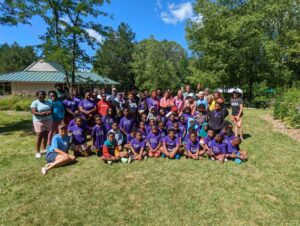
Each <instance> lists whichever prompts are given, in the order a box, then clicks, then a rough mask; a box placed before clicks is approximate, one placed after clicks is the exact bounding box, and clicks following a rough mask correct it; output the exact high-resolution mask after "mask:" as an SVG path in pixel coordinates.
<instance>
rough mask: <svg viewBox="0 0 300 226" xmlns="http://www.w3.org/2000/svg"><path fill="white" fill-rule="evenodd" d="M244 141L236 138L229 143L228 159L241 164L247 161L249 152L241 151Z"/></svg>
mask: <svg viewBox="0 0 300 226" xmlns="http://www.w3.org/2000/svg"><path fill="white" fill-rule="evenodd" d="M241 143H242V140H241V138H240V137H235V138H234V139H233V140H231V141H229V142H228V144H227V153H226V155H225V157H226V158H228V159H232V160H234V161H235V162H236V163H238V164H240V163H241V162H242V161H246V160H247V158H248V152H247V151H241V150H240V146H239V145H240V144H241Z"/></svg>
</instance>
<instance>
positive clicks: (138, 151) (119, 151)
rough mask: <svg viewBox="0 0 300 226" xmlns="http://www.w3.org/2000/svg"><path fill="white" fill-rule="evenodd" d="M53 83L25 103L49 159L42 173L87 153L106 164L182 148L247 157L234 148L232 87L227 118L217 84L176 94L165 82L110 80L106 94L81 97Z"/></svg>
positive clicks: (237, 134) (170, 154)
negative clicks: (121, 86)
mask: <svg viewBox="0 0 300 226" xmlns="http://www.w3.org/2000/svg"><path fill="white" fill-rule="evenodd" d="M55 88H56V90H53V91H50V92H48V94H46V93H45V92H44V91H38V92H37V94H36V96H37V99H36V100H35V101H33V102H32V104H31V112H32V115H33V126H34V130H35V132H36V144H35V152H36V154H35V157H36V158H40V157H41V156H42V154H43V153H45V154H46V160H47V162H48V163H47V164H46V166H44V167H43V168H42V173H43V174H47V172H48V171H49V170H51V169H53V168H54V167H58V166H61V165H66V164H70V163H72V162H74V161H76V159H77V158H78V157H80V156H85V157H87V156H90V155H91V154H93V153H94V154H96V155H97V156H99V157H100V158H101V159H102V160H103V161H104V162H105V163H107V164H112V163H113V162H118V161H120V162H123V163H131V162H132V161H139V160H143V159H146V158H148V157H156V158H158V157H163V158H169V159H180V158H181V157H182V156H185V157H186V158H187V159H194V160H199V159H202V158H203V157H208V158H210V159H212V160H217V161H219V162H220V163H224V162H225V161H228V160H233V161H235V162H236V163H239V164H240V163H242V162H243V161H245V160H247V157H248V156H247V152H246V151H242V150H240V148H239V145H240V144H241V142H242V141H243V131H242V117H243V101H242V98H241V96H240V93H239V92H238V91H237V90H235V91H234V92H233V94H232V97H231V99H230V105H231V109H232V111H231V122H229V121H227V120H226V118H227V116H228V114H229V112H228V109H227V106H226V104H225V100H224V97H223V95H222V93H221V92H218V91H215V92H213V93H212V94H211V93H210V92H209V90H208V89H204V90H199V91H198V92H196V93H194V92H193V91H192V89H191V87H190V86H189V85H187V86H186V87H185V89H184V90H179V91H178V92H177V95H176V96H175V97H173V96H172V93H171V91H169V90H167V91H165V92H164V94H163V95H162V91H161V90H160V89H157V90H153V91H152V92H151V94H149V93H148V91H145V92H137V91H135V90H134V91H130V92H128V93H126V94H125V93H123V92H117V89H116V88H113V89H112V92H111V93H110V94H107V93H106V90H105V89H101V90H100V91H99V92H91V91H86V92H85V93H84V97H83V98H81V96H80V95H79V93H78V90H77V89H73V90H71V92H70V93H68V92H66V91H65V90H64V88H63V84H60V83H58V84H56V85H55ZM46 95H48V98H46ZM89 141H91V142H89ZM88 144H90V145H88ZM69 151H72V153H73V154H70V152H69Z"/></svg>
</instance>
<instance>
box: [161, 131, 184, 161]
mask: <svg viewBox="0 0 300 226" xmlns="http://www.w3.org/2000/svg"><path fill="white" fill-rule="evenodd" d="M162 143H163V145H162V147H161V148H160V151H161V152H162V153H163V154H162V157H168V158H170V159H174V158H175V159H180V153H179V152H180V150H179V139H178V138H176V136H175V131H174V129H169V130H168V135H167V136H166V137H165V138H164V139H163V142H162Z"/></svg>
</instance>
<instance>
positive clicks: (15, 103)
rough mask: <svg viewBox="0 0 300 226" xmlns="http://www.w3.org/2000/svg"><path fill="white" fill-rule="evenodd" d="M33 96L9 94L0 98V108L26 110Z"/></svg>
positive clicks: (28, 108)
mask: <svg viewBox="0 0 300 226" xmlns="http://www.w3.org/2000/svg"><path fill="white" fill-rule="evenodd" d="M32 101H33V97H29V96H18V95H10V96H3V97H1V98H0V110H16V111H28V110H30V104H31V102H32Z"/></svg>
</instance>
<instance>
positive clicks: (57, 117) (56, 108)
mask: <svg viewBox="0 0 300 226" xmlns="http://www.w3.org/2000/svg"><path fill="white" fill-rule="evenodd" d="M49 102H50V104H51V105H52V107H53V113H52V120H53V122H59V121H61V120H63V119H64V117H65V107H64V105H63V103H62V102H61V101H60V100H56V101H52V100H49Z"/></svg>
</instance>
